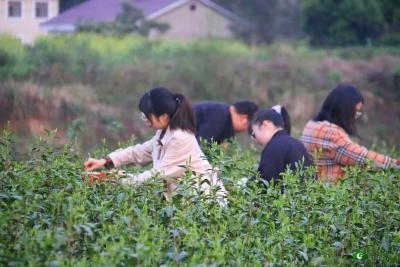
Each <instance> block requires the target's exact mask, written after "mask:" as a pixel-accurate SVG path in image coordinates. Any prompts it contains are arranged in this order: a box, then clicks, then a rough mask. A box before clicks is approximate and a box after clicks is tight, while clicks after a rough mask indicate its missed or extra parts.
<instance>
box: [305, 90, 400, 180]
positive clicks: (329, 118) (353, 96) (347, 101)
mask: <svg viewBox="0 0 400 267" xmlns="http://www.w3.org/2000/svg"><path fill="white" fill-rule="evenodd" d="M363 103H364V98H363V96H362V94H361V93H360V91H359V90H357V88H355V87H354V86H351V85H345V84H343V85H339V86H337V87H336V88H335V89H333V90H332V91H331V92H330V94H329V95H328V97H327V98H326V99H325V101H324V103H323V104H322V107H321V110H320V111H319V113H318V115H317V116H316V117H315V118H314V119H313V120H310V121H309V122H308V123H307V124H306V126H305V128H304V130H303V135H302V137H301V140H302V141H303V143H304V145H305V146H306V148H307V149H308V151H309V152H310V154H311V155H312V156H313V157H314V161H315V163H316V165H317V171H318V178H319V180H322V181H328V182H333V183H335V182H337V181H338V180H339V179H341V178H343V176H344V175H345V172H344V169H343V168H344V167H345V166H351V165H364V164H365V163H367V162H368V161H371V162H373V163H374V164H375V165H376V166H377V167H381V168H389V167H395V166H396V165H400V160H397V161H396V160H395V159H392V158H390V157H388V156H385V155H381V154H378V153H376V152H373V151H369V150H368V149H367V148H365V147H363V146H360V145H358V144H356V143H354V142H353V141H352V140H351V139H350V137H349V135H357V129H356V124H355V122H356V119H357V118H358V117H360V116H361V115H362V113H361V108H362V106H363Z"/></svg>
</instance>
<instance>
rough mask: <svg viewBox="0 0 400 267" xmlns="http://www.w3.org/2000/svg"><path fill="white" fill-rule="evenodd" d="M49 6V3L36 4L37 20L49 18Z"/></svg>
mask: <svg viewBox="0 0 400 267" xmlns="http://www.w3.org/2000/svg"><path fill="white" fill-rule="evenodd" d="M48 8H49V7H48V4H47V2H36V4H35V17H36V18H47V16H48Z"/></svg>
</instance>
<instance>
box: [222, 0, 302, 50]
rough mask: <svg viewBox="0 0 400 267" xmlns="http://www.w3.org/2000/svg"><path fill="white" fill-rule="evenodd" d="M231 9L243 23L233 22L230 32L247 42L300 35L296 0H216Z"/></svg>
mask: <svg viewBox="0 0 400 267" xmlns="http://www.w3.org/2000/svg"><path fill="white" fill-rule="evenodd" d="M215 2H217V3H219V4H221V5H222V6H224V7H226V8H227V9H230V10H232V12H233V13H235V14H237V15H238V16H239V17H240V18H242V19H243V20H244V21H245V23H236V24H235V25H233V27H232V31H233V33H234V34H235V35H236V36H238V37H240V38H242V39H244V40H246V41H249V42H253V43H257V44H262V43H271V42H273V41H275V40H278V39H286V40H288V39H289V40H293V39H297V38H299V37H300V36H301V34H302V31H301V27H300V4H299V1H298V0H215Z"/></svg>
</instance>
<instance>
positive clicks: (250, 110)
mask: <svg viewBox="0 0 400 267" xmlns="http://www.w3.org/2000/svg"><path fill="white" fill-rule="evenodd" d="M233 106H234V107H235V110H236V112H237V113H239V114H242V115H247V117H248V118H249V120H250V121H251V120H252V119H253V116H254V114H255V113H256V112H257V110H258V106H257V105H256V104H255V103H254V102H251V101H239V102H236V103H235V104H233Z"/></svg>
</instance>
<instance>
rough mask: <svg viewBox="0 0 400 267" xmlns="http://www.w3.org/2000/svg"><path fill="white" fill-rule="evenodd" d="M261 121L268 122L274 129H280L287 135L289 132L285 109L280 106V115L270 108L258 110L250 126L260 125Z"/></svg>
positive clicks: (289, 124)
mask: <svg viewBox="0 0 400 267" xmlns="http://www.w3.org/2000/svg"><path fill="white" fill-rule="evenodd" d="M263 121H270V122H272V123H273V124H274V125H275V126H276V127H282V128H283V129H284V130H285V131H286V132H287V133H288V134H290V132H291V128H292V127H291V123H290V117H289V113H288V112H287V110H286V108H285V107H282V106H281V112H280V113H278V111H276V110H275V109H272V108H270V109H262V110H259V111H258V112H257V113H256V115H255V116H254V119H253V123H252V124H262V123H263Z"/></svg>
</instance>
